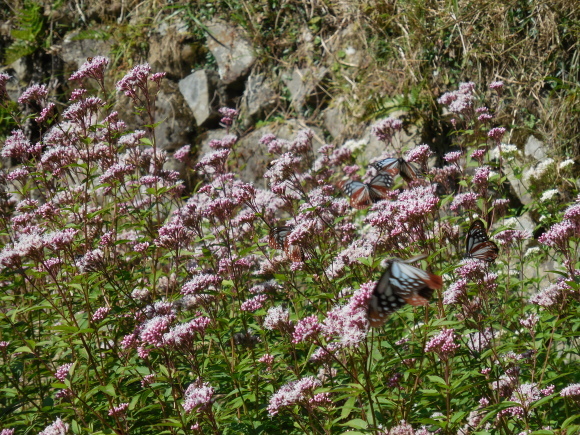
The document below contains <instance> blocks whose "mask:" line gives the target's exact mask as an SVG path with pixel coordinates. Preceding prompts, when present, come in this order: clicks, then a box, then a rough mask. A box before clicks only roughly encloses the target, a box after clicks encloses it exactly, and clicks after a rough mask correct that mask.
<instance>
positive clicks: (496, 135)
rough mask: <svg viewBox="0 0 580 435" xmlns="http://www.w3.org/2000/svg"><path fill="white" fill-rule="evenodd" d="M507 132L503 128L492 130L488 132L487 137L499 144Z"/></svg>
mask: <svg viewBox="0 0 580 435" xmlns="http://www.w3.org/2000/svg"><path fill="white" fill-rule="evenodd" d="M505 132H506V130H505V128H503V127H496V128H492V129H491V130H489V131H488V132H487V137H489V138H491V139H493V140H495V141H496V142H497V143H498V144H499V143H500V141H501V138H502V137H503V135H504V134H505Z"/></svg>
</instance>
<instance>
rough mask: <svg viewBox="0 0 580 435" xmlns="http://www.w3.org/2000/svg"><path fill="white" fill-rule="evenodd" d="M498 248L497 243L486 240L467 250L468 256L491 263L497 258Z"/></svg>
mask: <svg viewBox="0 0 580 435" xmlns="http://www.w3.org/2000/svg"><path fill="white" fill-rule="evenodd" d="M498 252H499V248H498V247H497V245H496V244H495V243H494V242H492V241H490V240H488V241H487V242H482V243H478V244H477V245H475V246H474V247H473V249H472V250H471V251H470V252H469V254H468V257H470V258H477V259H478V260H483V261H487V262H489V263H492V262H493V261H495V259H496V258H497V255H498Z"/></svg>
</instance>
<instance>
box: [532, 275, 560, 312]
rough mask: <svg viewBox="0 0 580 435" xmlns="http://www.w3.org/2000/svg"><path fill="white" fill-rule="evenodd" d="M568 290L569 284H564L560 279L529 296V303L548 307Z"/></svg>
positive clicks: (554, 303) (558, 300)
mask: <svg viewBox="0 0 580 435" xmlns="http://www.w3.org/2000/svg"><path fill="white" fill-rule="evenodd" d="M569 291H570V286H569V285H568V284H566V281H564V280H561V281H558V282H556V283H554V284H551V285H549V286H548V287H546V288H545V289H543V290H541V291H540V292H539V293H536V294H535V295H534V296H532V297H531V298H530V303H532V304H536V305H539V306H540V307H544V308H549V307H552V306H554V305H556V304H557V303H559V302H560V301H561V300H562V298H563V297H564V295H565V294H566V293H567V292H569Z"/></svg>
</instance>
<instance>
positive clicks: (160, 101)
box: [155, 80, 196, 151]
mask: <svg viewBox="0 0 580 435" xmlns="http://www.w3.org/2000/svg"><path fill="white" fill-rule="evenodd" d="M177 87H178V85H177V83H175V82H172V81H170V80H164V81H163V82H162V86H161V90H160V91H159V94H158V95H157V101H156V112H155V116H156V119H157V121H160V120H164V122H162V123H161V124H159V126H158V127H157V128H156V129H155V140H156V142H157V146H158V147H159V148H160V149H163V150H166V151H175V150H176V149H179V148H181V147H182V146H183V145H185V144H188V143H191V141H192V139H193V136H194V133H195V131H196V128H195V124H194V120H193V118H192V116H191V114H190V112H189V111H188V110H187V105H186V102H185V100H184V99H183V98H182V96H181V94H180V93H179V92H177Z"/></svg>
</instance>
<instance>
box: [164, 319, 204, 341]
mask: <svg viewBox="0 0 580 435" xmlns="http://www.w3.org/2000/svg"><path fill="white" fill-rule="evenodd" d="M210 323H211V320H210V319H209V317H205V316H200V317H197V318H195V319H193V320H190V321H189V322H187V323H180V324H179V325H177V326H174V327H172V328H171V330H170V331H169V332H167V333H166V334H163V342H164V343H165V344H166V345H169V346H174V347H179V346H190V345H192V342H193V338H194V337H195V335H196V334H203V333H204V332H205V330H206V328H207V327H208V325H209V324H210Z"/></svg>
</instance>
